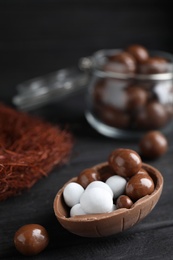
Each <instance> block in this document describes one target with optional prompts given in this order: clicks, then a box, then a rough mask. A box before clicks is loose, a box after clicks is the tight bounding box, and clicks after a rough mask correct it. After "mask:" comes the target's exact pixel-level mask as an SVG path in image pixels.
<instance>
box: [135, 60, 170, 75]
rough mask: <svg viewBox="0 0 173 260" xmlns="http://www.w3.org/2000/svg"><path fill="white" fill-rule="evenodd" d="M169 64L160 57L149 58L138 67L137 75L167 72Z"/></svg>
mask: <svg viewBox="0 0 173 260" xmlns="http://www.w3.org/2000/svg"><path fill="white" fill-rule="evenodd" d="M169 67H170V65H169V62H168V61H167V60H166V59H165V58H162V57H149V58H148V59H147V60H146V61H144V62H143V63H142V64H140V66H139V67H138V70H139V73H142V74H158V73H166V72H169Z"/></svg>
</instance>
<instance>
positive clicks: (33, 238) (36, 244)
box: [14, 224, 49, 256]
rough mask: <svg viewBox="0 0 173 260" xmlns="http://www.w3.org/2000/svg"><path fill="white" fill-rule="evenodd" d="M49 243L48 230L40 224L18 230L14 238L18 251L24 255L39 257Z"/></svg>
mask: <svg viewBox="0 0 173 260" xmlns="http://www.w3.org/2000/svg"><path fill="white" fill-rule="evenodd" d="M48 243H49V236H48V233H47V231H46V229H45V228H44V227H43V226H41V225H38V224H27V225H24V226H22V227H21V228H19V229H18V230H17V232H16V233H15V236H14V244H15V247H16V249H17V250H18V251H19V252H20V253H21V254H23V255H26V256H32V255H37V254H39V253H40V252H41V251H43V250H44V249H45V248H46V247H47V245H48Z"/></svg>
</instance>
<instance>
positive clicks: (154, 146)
mask: <svg viewBox="0 0 173 260" xmlns="http://www.w3.org/2000/svg"><path fill="white" fill-rule="evenodd" d="M139 149H140V153H141V155H142V156H144V157H146V158H149V159H153V158H157V157H160V156H162V155H163V154H165V153H166V152H167V149H168V142H167V139H166V137H165V136H164V135H163V134H162V133H161V132H160V131H149V132H147V133H146V134H145V135H144V136H143V137H142V138H141V140H140V142H139Z"/></svg>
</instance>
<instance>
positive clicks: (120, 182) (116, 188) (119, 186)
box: [106, 175, 127, 199]
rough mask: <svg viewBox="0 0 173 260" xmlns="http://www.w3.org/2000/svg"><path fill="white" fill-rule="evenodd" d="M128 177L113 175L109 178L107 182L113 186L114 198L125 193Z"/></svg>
mask: <svg viewBox="0 0 173 260" xmlns="http://www.w3.org/2000/svg"><path fill="white" fill-rule="evenodd" d="M126 183H127V181H126V179H124V178H123V177H121V176H119V175H114V176H111V177H110V178H109V179H107V181H106V184H107V185H108V186H109V187H110V188H111V190H112V191H113V198H114V199H115V198H117V197H119V196H120V195H121V194H123V193H124V191H125V187H126Z"/></svg>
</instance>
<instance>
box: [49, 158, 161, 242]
mask: <svg viewBox="0 0 173 260" xmlns="http://www.w3.org/2000/svg"><path fill="white" fill-rule="evenodd" d="M104 167H105V168H106V169H109V164H108V162H105V163H101V164H98V165H96V166H94V168H95V169H96V170H97V171H98V172H100V171H103V170H104ZM142 168H143V169H144V170H146V171H147V173H148V174H149V176H150V177H151V178H152V180H153V182H154V191H153V192H152V193H151V194H150V195H146V196H144V197H142V198H140V199H138V200H137V201H136V202H134V203H133V205H132V206H131V207H130V208H129V209H127V208H118V209H116V210H113V211H111V212H108V213H96V214H85V215H78V216H73V217H70V208H69V207H68V206H67V205H66V203H65V201H64V198H63V191H64V188H65V187H66V185H67V184H68V183H71V182H77V177H75V178H72V179H71V180H69V182H67V183H66V184H65V185H64V186H63V187H62V188H61V189H60V190H59V191H58V193H57V195H56V196H55V199H54V204H53V207H54V212H55V216H56V217H57V219H58V221H59V223H60V224H61V225H62V226H63V227H64V228H65V229H67V230H68V231H69V232H72V233H74V234H76V235H79V236H83V237H102V236H103V237H104V236H109V235H113V234H116V233H119V232H122V231H124V230H126V229H128V228H130V227H132V226H134V225H135V224H136V223H138V222H139V221H141V220H142V219H143V218H145V217H146V216H147V215H148V214H149V213H150V212H151V210H152V209H153V208H154V207H155V205H156V204H157V202H158V200H159V198H160V195H161V193H162V188H163V177H162V175H161V173H160V172H159V171H158V170H157V169H156V168H154V167H152V166H150V165H148V164H145V163H142Z"/></svg>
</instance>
